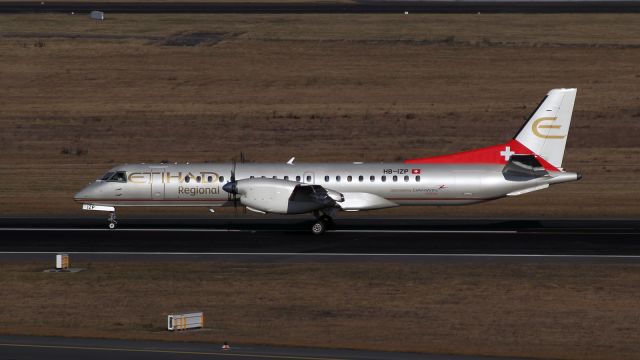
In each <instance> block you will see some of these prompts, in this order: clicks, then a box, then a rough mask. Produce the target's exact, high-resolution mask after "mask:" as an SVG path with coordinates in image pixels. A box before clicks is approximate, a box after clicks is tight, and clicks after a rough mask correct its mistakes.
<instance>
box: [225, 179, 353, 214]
mask: <svg viewBox="0 0 640 360" xmlns="http://www.w3.org/2000/svg"><path fill="white" fill-rule="evenodd" d="M236 191H237V194H238V195H239V197H240V203H241V204H242V205H244V206H247V207H250V208H251V209H253V210H258V211H263V212H265V213H275V214H304V213H309V212H312V211H315V210H320V209H324V208H328V207H334V206H335V205H336V199H338V201H341V199H343V197H342V194H340V193H338V192H336V191H332V190H326V189H325V188H323V187H322V186H320V185H309V184H300V183H298V182H295V181H289V180H281V179H267V178H255V179H244V180H238V181H237V184H236Z"/></svg>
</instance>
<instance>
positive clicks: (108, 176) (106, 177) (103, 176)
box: [100, 171, 115, 181]
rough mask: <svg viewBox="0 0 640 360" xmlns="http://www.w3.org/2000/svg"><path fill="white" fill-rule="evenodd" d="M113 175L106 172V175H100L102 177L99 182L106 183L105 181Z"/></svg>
mask: <svg viewBox="0 0 640 360" xmlns="http://www.w3.org/2000/svg"><path fill="white" fill-rule="evenodd" d="M113 174H115V172H113V171H110V172H108V173H106V174H104V175H102V177H101V178H100V180H105V181H106V180H109V179H111V177H112V176H113Z"/></svg>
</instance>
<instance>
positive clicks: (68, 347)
mask: <svg viewBox="0 0 640 360" xmlns="http://www.w3.org/2000/svg"><path fill="white" fill-rule="evenodd" d="M0 347H20V348H35V349H60V350H93V351H120V352H137V353H157V354H180V355H205V356H217V357H243V358H244V357H247V358H248V357H253V358H262V359H290V360H349V359H347V358H334V357H307V356H296V355H266V354H251V353H246V354H237V353H214V352H205V351H182V350H157V349H132V348H115V347H99V346H71V345H40V344H11V343H0Z"/></svg>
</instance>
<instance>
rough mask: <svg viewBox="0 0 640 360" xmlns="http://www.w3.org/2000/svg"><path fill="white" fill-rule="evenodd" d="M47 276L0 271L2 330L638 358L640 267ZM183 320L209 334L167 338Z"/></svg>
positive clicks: (18, 268) (23, 266)
mask: <svg viewBox="0 0 640 360" xmlns="http://www.w3.org/2000/svg"><path fill="white" fill-rule="evenodd" d="M72 260H73V259H72ZM46 265H47V264H42V263H18V262H3V263H1V264H0V288H1V289H2V291H1V292H0V304H2V306H1V307H0V317H2V319H3V321H2V322H1V323H0V333H5V334H31V335H58V336H59V335H61V334H64V335H66V336H87V337H106V338H137V339H159V340H172V341H207V342H213V343H222V341H230V343H231V344H238V343H254V344H255V343H258V344H276V345H295V346H314V347H340V348H363V349H379V350H389V351H394V350H395V351H411V352H414V351H417V352H432V353H433V352H435V353H453V354H474V355H494V356H511V357H535V358H554V359H580V360H586V359H637V354H638V343H639V342H640V335H639V334H640V316H639V315H638V306H639V305H640V303H639V300H638V295H639V292H638V287H637V284H638V282H640V267H639V266H638V265H637V264H628V265H625V264H613V265H612V264H597V263H594V264H588V263H585V264H576V263H574V264H567V263H565V264H563V263H509V262H508V261H499V262H491V261H490V262H482V261H478V262H475V261H471V262H464V261H463V262H453V263H451V262H449V263H438V262H437V261H436V262H434V263H407V264H401V263H388V264H386V263H355V264H354V263H343V262H337V263H311V264H306V263H250V264H246V263H233V262H204V261H197V262H195V263H193V262H192V263H183V262H171V263H165V262H155V261H152V262H147V263H144V264H142V263H140V264H136V263H134V262H116V263H113V262H110V263H106V262H93V263H86V262H85V263H73V264H72V265H73V266H79V267H85V268H87V269H88V270H87V271H84V272H81V273H76V274H54V273H43V272H42V270H43V269H44V268H46V267H47V266H46ZM97 309H99V311H96V310H97ZM193 310H199V311H204V312H205V317H206V319H207V320H206V322H207V325H206V329H204V330H201V331H194V332H183V333H170V332H168V331H166V316H167V315H168V314H171V313H175V312H184V311H193Z"/></svg>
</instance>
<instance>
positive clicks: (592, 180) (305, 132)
mask: <svg viewBox="0 0 640 360" xmlns="http://www.w3.org/2000/svg"><path fill="white" fill-rule="evenodd" d="M638 20H640V18H639V17H638V15H597V14H590V15H484V14H482V15H409V16H404V15H397V16H396V15H226V14H225V15H124V14H117V15H113V17H110V18H109V19H108V21H104V22H92V21H89V20H88V19H87V18H86V16H84V15H83V16H73V15H63V14H42V15H2V16H0V21H1V22H2V24H3V25H2V31H1V32H0V78H1V79H2V87H0V130H1V131H0V144H1V151H0V179H2V183H1V184H0V214H3V215H16V214H47V215H63V214H64V215H68V214H79V213H80V210H79V208H78V205H77V204H75V203H73V201H72V196H73V193H74V192H75V191H77V190H78V189H79V188H80V187H82V186H83V185H84V184H86V183H87V182H89V181H90V180H92V179H95V178H96V177H97V176H99V175H100V174H101V173H103V172H105V171H106V170H107V169H108V168H110V167H112V166H114V165H116V164H119V163H132V162H153V161H156V162H157V161H161V160H168V161H179V162H185V161H190V162H197V161H230V159H231V158H233V157H238V154H239V152H240V151H243V152H244V153H245V154H246V155H247V156H248V158H249V159H250V160H252V161H275V162H279V161H283V162H284V161H286V160H287V159H288V158H290V157H291V156H296V157H297V161H299V162H311V161H376V162H377V161H399V160H403V159H406V158H411V157H417V156H426V155H429V154H433V155H438V154H443V153H449V152H455V151H459V150H466V149H470V148H474V147H480V146H485V145H491V144H496V143H499V142H503V141H506V140H507V139H509V138H510V137H511V136H513V134H514V132H515V131H516V130H517V129H518V128H519V127H520V125H521V123H522V121H523V118H525V117H526V116H527V115H528V114H529V112H530V111H531V110H532V109H533V107H534V106H535V105H536V104H537V103H538V102H539V100H540V99H541V98H542V96H543V95H544V94H545V93H546V92H547V91H548V90H549V89H550V88H553V87H577V88H578V89H579V92H578V99H577V101H576V108H575V112H574V122H573V126H572V131H571V134H570V137H569V141H568V148H567V153H566V157H565V163H564V164H563V165H564V167H565V168H566V169H568V170H571V171H579V172H581V173H583V174H584V179H583V180H582V181H580V182H578V183H572V184H566V185H559V186H557V187H554V188H553V189H549V190H545V191H543V192H538V193H533V194H528V195H525V196H522V197H519V198H513V199H505V200H499V201H497V202H494V203H489V204H483V205H478V206H473V207H454V208H402V209H393V210H389V211H383V212H371V213H368V214H370V215H385V216H394V215H415V216H425V217H444V216H460V217H489V216H498V217H499V216H503V217H543V218H544V217H637V216H638V215H640V207H638V206H637V203H638V202H639V201H640V182H639V181H638V174H639V173H640V165H639V162H638V159H639V158H640V147H639V140H638V138H637V136H635V134H637V133H638V129H639V128H640V125H639V121H640V67H639V66H638V63H640V40H638V37H637V34H638V33H639V32H640V21H638ZM173 211H174V212H175V213H177V214H188V213H189V212H181V211H180V210H177V211H176V210H173Z"/></svg>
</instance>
